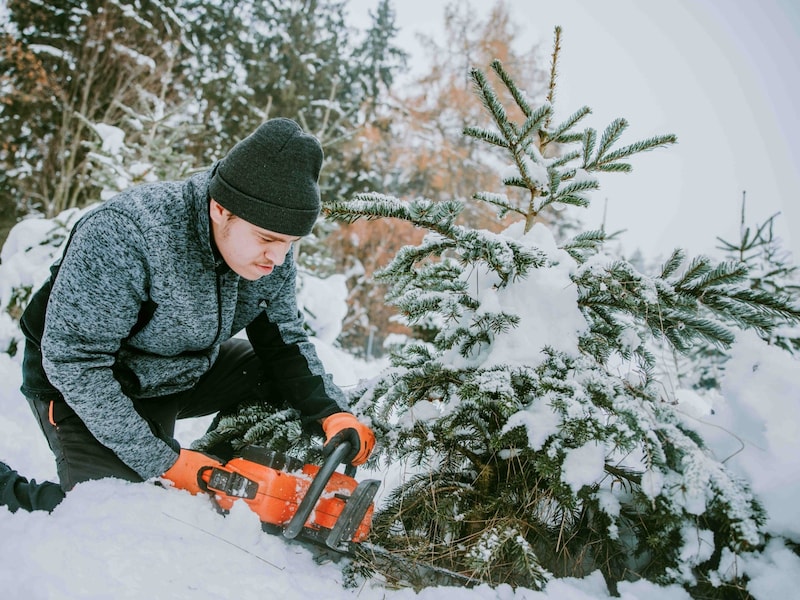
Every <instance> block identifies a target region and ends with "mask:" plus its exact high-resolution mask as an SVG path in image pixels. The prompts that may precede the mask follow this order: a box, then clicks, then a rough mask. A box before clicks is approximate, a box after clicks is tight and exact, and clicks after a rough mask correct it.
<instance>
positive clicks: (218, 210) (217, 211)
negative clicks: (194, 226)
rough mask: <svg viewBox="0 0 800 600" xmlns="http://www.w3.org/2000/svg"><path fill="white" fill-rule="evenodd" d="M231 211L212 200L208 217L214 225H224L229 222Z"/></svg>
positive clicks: (209, 204)
mask: <svg viewBox="0 0 800 600" xmlns="http://www.w3.org/2000/svg"><path fill="white" fill-rule="evenodd" d="M228 215H229V211H228V209H227V208H225V207H224V206H222V205H221V204H220V203H219V202H217V201H216V200H214V199H213V198H211V201H210V202H209V203H208V216H209V217H210V218H211V220H212V221H213V222H214V223H224V222H225V221H227V220H228Z"/></svg>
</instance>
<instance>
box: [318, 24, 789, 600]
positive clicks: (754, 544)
mask: <svg viewBox="0 0 800 600" xmlns="http://www.w3.org/2000/svg"><path fill="white" fill-rule="evenodd" d="M559 33H560V32H559V30H557V43H556V51H555V52H554V54H553V69H552V71H551V73H552V77H551V89H550V91H551V93H550V94H549V96H548V98H549V99H550V100H552V98H553V96H554V94H553V90H554V81H555V72H556V68H555V67H556V63H557V57H558V50H557V49H558V44H559V38H558V36H559ZM491 68H492V70H493V71H494V73H495V74H496V75H497V76H498V77H499V80H500V82H501V84H502V85H503V86H505V88H506V89H507V90H508V92H509V94H510V96H511V98H513V101H514V102H515V103H516V104H517V106H518V107H519V108H520V110H521V112H522V113H523V115H524V120H522V121H521V122H512V121H511V120H510V119H509V118H508V113H507V111H506V110H505V108H504V107H503V105H502V104H501V103H500V101H499V100H498V97H499V96H498V94H497V93H496V91H495V89H494V88H493V87H492V85H491V84H490V83H489V81H488V78H487V77H486V75H485V74H484V73H483V72H482V71H480V70H477V69H475V70H473V71H472V78H473V81H474V83H475V88H476V90H477V93H478V95H479V96H480V98H481V100H482V102H483V104H484V105H485V107H486V109H487V112H488V113H489V115H490V116H491V119H492V126H491V127H470V128H467V129H466V130H465V134H466V135H468V136H471V137H473V138H476V139H479V140H483V141H484V142H486V143H487V144H489V145H491V146H493V147H495V148H500V149H502V150H504V151H505V152H506V155H507V159H508V162H509V164H510V166H511V171H512V172H511V174H507V175H506V176H505V177H504V178H503V183H504V184H505V185H507V186H510V188H511V189H512V190H515V191H516V192H520V191H521V192H522V194H519V193H517V195H516V196H514V198H512V197H510V196H509V195H506V194H498V193H489V192H479V193H476V194H475V196H474V198H475V199H476V200H477V201H481V202H489V203H491V204H493V205H494V206H496V207H497V208H498V209H499V212H500V213H501V215H505V214H509V213H510V214H517V215H519V216H520V220H519V221H518V222H517V223H515V224H514V225H512V226H511V227H509V228H508V229H507V230H506V231H505V232H503V233H502V234H499V235H498V234H492V233H490V232H488V231H482V230H472V229H469V228H466V227H463V226H459V225H457V224H456V223H455V220H456V217H457V216H458V214H459V212H460V210H461V209H462V207H463V205H462V204H461V203H460V202H456V201H449V202H438V203H437V202H431V201H428V200H425V199H417V200H413V201H410V202H403V201H400V200H398V199H396V198H393V197H390V196H385V195H381V194H363V195H357V196H355V197H354V198H353V199H352V200H350V201H343V202H340V203H337V204H335V205H333V206H329V207H328V212H329V215H330V216H332V217H335V218H338V219H343V220H347V221H353V220H356V219H359V218H367V219H373V218H398V219H404V220H407V221H410V222H412V223H414V224H415V225H417V226H418V227H421V228H424V229H425V230H427V231H428V232H429V233H428V234H427V236H426V237H425V238H424V240H423V241H422V243H421V244H420V245H418V246H415V247H405V248H403V249H402V250H401V251H400V252H398V254H397V255H396V257H395V258H394V259H393V260H392V261H391V263H390V264H389V265H388V266H387V267H386V268H385V269H383V271H382V272H380V274H379V277H380V278H381V279H382V280H383V281H385V282H387V283H388V284H389V286H390V291H389V294H388V296H387V300H388V301H389V302H391V303H392V304H394V305H395V306H396V307H397V308H398V310H399V312H400V313H401V314H402V316H403V318H404V320H405V322H406V324H408V325H409V326H411V327H414V326H417V325H424V326H425V328H426V330H427V331H430V330H431V328H434V335H428V336H427V337H426V338H425V339H424V340H423V339H419V340H414V341H410V342H408V343H406V344H405V345H403V346H401V347H398V348H396V349H395V351H394V352H393V355H392V366H391V368H389V369H388V370H387V371H386V372H385V373H384V374H383V375H382V376H381V377H380V378H378V379H377V380H376V381H372V382H369V383H368V384H365V385H364V386H363V388H362V389H361V390H359V391H358V392H357V393H356V394H354V396H353V410H354V411H355V412H357V413H359V414H361V415H363V416H364V417H365V418H368V419H370V421H371V422H372V425H373V427H374V428H375V429H376V430H377V431H378V432H379V437H380V440H381V443H380V445H379V452H378V455H377V458H375V459H374V460H383V461H385V462H386V463H391V464H397V463H400V462H403V463H404V464H406V465H407V466H408V470H409V473H410V475H409V476H408V477H407V478H406V480H405V481H403V482H402V483H400V484H399V485H398V486H397V487H396V488H395V489H394V490H392V491H391V493H390V494H389V495H388V498H387V500H386V502H385V504H384V505H383V506H381V507H380V510H379V512H378V514H377V517H376V522H375V526H374V530H373V531H374V533H373V541H374V542H375V543H377V544H380V545H381V546H383V547H384V548H386V549H389V550H391V551H393V552H396V553H398V554H401V555H403V556H404V557H405V558H407V559H408V560H409V561H415V560H418V561H422V562H426V563H433V564H436V565H438V566H440V567H442V568H447V569H451V570H453V571H456V572H458V573H461V574H463V575H466V576H469V577H471V578H473V579H475V580H478V581H484V582H488V583H491V584H499V583H504V582H505V583H510V584H512V585H515V586H524V587H529V588H537V587H541V586H542V585H543V584H544V583H545V582H546V581H547V580H548V579H550V578H551V577H554V576H555V577H560V576H583V575H586V574H588V573H591V572H594V571H596V570H599V571H601V572H602V574H603V575H604V577H605V578H606V581H607V583H608V586H609V589H610V590H611V591H615V590H616V584H617V582H619V581H622V580H628V579H637V578H642V577H644V578H647V579H650V580H652V581H654V582H657V583H661V584H668V583H679V584H681V585H683V586H685V587H686V588H687V589H688V590H690V592H691V593H692V594H693V595H702V596H703V597H709V596H714V595H716V596H725V595H726V594H729V593H736V594H739V591H741V594H740V595H741V597H747V593H746V591H742V590H744V588H743V587H742V586H743V585H744V584H745V582H742V581H739V580H738V579H737V578H736V576H735V574H734V575H733V576H731V575H729V574H726V573H723V572H722V571H719V572H718V569H719V566H720V559H721V557H723V556H725V557H727V560H728V561H730V557H736V556H738V555H739V554H740V553H742V552H745V551H749V550H753V549H756V548H758V547H760V546H761V545H762V544H763V542H764V534H763V530H762V526H763V524H764V522H765V514H764V512H763V510H762V509H761V507H760V506H759V504H758V502H757V500H756V499H755V498H754V497H753V495H752V494H751V492H750V490H749V488H748V486H747V484H746V483H745V482H743V481H740V480H739V479H737V478H736V477H735V476H734V475H733V474H732V473H731V472H730V471H729V470H728V469H726V468H725V466H724V465H723V464H721V463H720V462H718V461H717V460H715V459H714V458H713V457H711V456H710V454H709V453H708V452H707V450H706V449H705V448H704V444H703V441H702V439H701V438H700V436H699V435H698V434H697V433H695V432H694V431H693V430H692V429H691V428H690V427H689V426H688V425H687V423H686V422H685V420H684V419H683V418H682V417H681V415H680V413H679V412H678V411H677V410H676V409H675V406H674V399H673V398H670V397H669V396H668V395H666V394H665V392H664V390H665V389H668V387H667V386H664V385H663V382H661V381H659V380H658V379H657V378H656V377H655V376H654V375H653V373H654V371H655V366H656V358H655V355H654V354H653V353H652V352H651V350H650V348H652V347H653V346H654V345H655V344H667V345H668V346H670V347H671V348H672V349H674V351H675V352H678V353H685V352H687V351H689V349H691V347H692V344H693V343H694V342H695V341H703V342H704V343H712V344H715V345H717V346H719V347H720V348H726V347H727V346H728V345H729V344H730V343H731V342H732V341H733V337H734V333H735V332H736V331H737V330H739V329H756V330H758V331H760V332H768V331H769V330H770V329H771V328H772V327H773V326H774V324H776V323H785V322H793V323H797V322H798V320H800V313H799V312H798V310H797V309H796V307H793V305H792V303H791V301H790V298H788V297H786V296H782V295H771V294H766V293H761V292H760V291H759V290H754V289H751V288H750V287H749V286H748V285H747V282H748V280H747V276H746V275H747V267H746V265H742V264H740V263H735V262H730V261H729V262H722V263H715V262H714V261H712V260H711V259H709V258H706V257H699V258H696V259H693V260H688V259H687V258H686V256H685V254H684V253H683V252H682V251H679V250H676V251H675V252H674V253H673V255H672V256H671V258H670V259H669V260H668V261H667V262H666V264H665V265H664V266H663V268H662V269H661V271H660V272H659V273H657V274H655V275H646V274H643V273H640V272H638V271H637V270H636V269H635V268H634V267H633V266H632V265H631V264H630V263H628V262H627V261H626V260H623V259H620V258H614V257H610V256H607V255H605V254H604V252H603V242H604V239H605V238H604V235H603V232H597V231H590V232H585V233H582V234H579V235H577V236H575V237H574V238H572V239H568V240H559V241H556V240H555V238H554V236H553V234H552V233H551V231H550V229H548V228H547V227H546V225H545V224H543V223H542V222H541V221H542V217H543V216H544V215H543V214H542V211H543V210H544V209H546V208H547V207H549V206H553V205H561V206H564V205H566V206H567V207H581V206H586V205H587V204H588V203H589V194H590V193H591V192H592V191H594V190H596V189H597V188H598V187H599V182H598V180H597V178H596V175H597V174H599V173H608V172H626V171H629V170H630V168H631V166H630V163H628V162H627V160H628V158H630V157H631V156H633V155H634V154H637V153H640V152H643V151H646V150H651V149H654V148H657V147H660V146H664V145H667V144H670V143H673V142H674V141H675V138H674V136H670V135H667V136H659V137H654V138H651V139H647V140H643V141H640V142H636V143H633V144H629V145H625V146H621V147H620V146H619V145H618V142H619V139H620V137H621V135H622V133H623V132H624V130H625V128H626V126H627V123H626V122H625V121H624V120H622V119H619V120H616V121H614V122H613V123H611V124H610V125H609V126H608V127H607V128H606V129H605V130H604V131H603V133H602V134H600V135H599V136H598V134H597V132H596V131H595V130H593V129H591V128H584V129H580V128H579V125H580V123H581V121H582V120H583V119H584V118H585V117H586V116H587V115H588V114H589V112H590V111H589V109H588V108H583V109H581V110H579V111H577V112H575V113H573V114H572V115H571V116H570V117H569V118H567V119H566V120H565V121H563V122H561V123H557V124H555V125H553V124H552V121H553V117H554V112H553V104H552V102H549V101H548V102H545V103H543V104H541V105H539V106H534V105H533V103H531V101H530V100H529V99H528V98H527V97H526V95H525V94H524V93H523V92H522V91H521V90H519V89H517V87H516V86H515V84H514V81H513V79H512V77H511V76H510V74H509V73H507V72H505V70H504V69H503V66H502V65H501V64H500V62H498V61H495V62H494V63H493V64H492V65H491ZM387 575H389V576H391V573H388V574H387Z"/></svg>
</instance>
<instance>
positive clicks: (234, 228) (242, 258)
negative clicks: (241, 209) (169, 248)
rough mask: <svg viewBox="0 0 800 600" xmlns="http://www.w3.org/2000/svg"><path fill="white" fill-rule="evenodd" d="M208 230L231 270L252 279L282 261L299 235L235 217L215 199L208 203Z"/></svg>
mask: <svg viewBox="0 0 800 600" xmlns="http://www.w3.org/2000/svg"><path fill="white" fill-rule="evenodd" d="M209 210H210V216H211V231H212V235H213V236H214V242H215V243H216V244H217V249H218V250H219V253H220V254H221V255H222V258H223V259H224V260H225V263H226V264H227V265H228V266H229V267H230V268H231V270H232V271H233V272H234V273H236V274H237V275H239V276H240V277H243V278H245V279H249V280H251V281H255V280H256V279H260V278H261V277H264V276H265V275H269V274H270V273H272V270H273V269H274V268H275V267H278V266H280V265H282V264H283V261H284V260H285V259H286V255H287V254H288V253H289V250H290V248H291V245H292V242H296V241H298V240H299V239H300V238H299V237H296V236H292V235H284V234H282V233H275V232H274V231H269V230H267V229H261V228H260V227H256V226H255V225H253V224H252V223H248V222H247V221H245V220H244V219H240V218H238V217H236V216H234V215H233V214H232V213H231V212H230V211H229V210H227V209H226V208H224V207H223V206H222V205H220V204H219V203H218V202H216V201H215V200H211V205H210V209H209Z"/></svg>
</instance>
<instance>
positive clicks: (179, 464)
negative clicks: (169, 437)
mask: <svg viewBox="0 0 800 600" xmlns="http://www.w3.org/2000/svg"><path fill="white" fill-rule="evenodd" d="M221 466H222V463H221V462H219V461H218V460H217V459H216V458H214V457H213V456H209V455H208V454H203V453H202V452H195V451H194V450H187V449H185V448H181V453H180V456H178V460H177V461H176V462H175V464H174V465H172V466H171V467H170V468H169V469H168V470H167V472H166V473H164V475H163V476H162V477H164V479H168V480H169V481H171V482H172V483H173V485H174V486H175V487H176V488H178V489H181V490H187V491H189V492H191V493H192V494H198V493H200V492H202V491H204V490H203V488H201V487H200V471H201V469H203V467H221Z"/></svg>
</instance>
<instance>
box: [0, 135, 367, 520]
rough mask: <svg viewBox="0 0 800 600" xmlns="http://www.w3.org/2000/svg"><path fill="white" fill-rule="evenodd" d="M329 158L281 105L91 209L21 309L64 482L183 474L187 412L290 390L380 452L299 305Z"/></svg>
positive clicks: (220, 408) (32, 378) (312, 417)
mask: <svg viewBox="0 0 800 600" xmlns="http://www.w3.org/2000/svg"><path fill="white" fill-rule="evenodd" d="M321 165H322V148H321V147H320V145H319V142H318V141H317V140H316V139H315V138H314V137H312V136H310V135H308V134H306V133H304V132H303V131H302V130H301V129H300V127H299V126H298V125H297V124H296V123H295V122H293V121H290V120H288V119H273V120H270V121H267V122H266V123H264V124H262V125H261V126H260V127H259V128H258V129H257V130H256V131H255V132H254V133H252V134H251V135H250V136H249V137H247V138H246V139H244V140H243V141H241V142H240V143H238V144H237V145H236V146H235V147H234V148H233V149H232V150H231V151H230V152H229V153H228V155H227V156H225V158H223V159H222V160H221V161H219V162H218V163H217V164H215V165H214V166H213V167H212V169H211V170H210V171H207V172H204V173H200V174H198V175H195V176H193V177H191V178H190V179H188V180H186V181H184V182H169V183H156V184H147V185H142V186H138V187H134V188H132V189H130V190H128V191H125V192H123V193H121V194H119V195H117V196H116V197H114V198H112V199H111V200H109V201H108V202H106V203H104V204H102V205H100V206H99V207H98V208H96V209H95V210H92V211H91V212H89V213H88V214H87V215H86V216H84V217H83V218H82V219H81V220H80V221H79V222H78V224H77V225H76V226H75V228H74V230H73V232H72V235H71V238H70V240H69V241H68V244H67V248H66V250H65V252H64V257H63V260H62V261H61V263H60V264H57V265H56V266H54V267H53V274H52V276H51V279H50V280H49V281H48V282H47V283H46V284H45V286H44V287H43V288H42V289H41V290H40V291H39V292H37V294H36V295H35V296H34V298H33V299H32V300H31V303H30V304H29V306H28V308H27V309H26V311H25V314H24V315H23V318H22V321H21V323H22V328H23V332H24V333H25V336H26V346H25V356H24V361H23V385H22V391H23V393H24V394H25V396H26V398H28V401H29V403H30V405H31V408H32V409H33V412H34V414H35V415H36V416H37V418H38V420H39V424H40V426H41V428H42V431H43V432H44V434H45V436H46V438H47V441H48V443H49V444H50V448H51V449H52V451H53V453H54V454H55V457H56V463H57V470H58V476H59V481H60V485H61V488H62V489H63V490H64V491H68V490H70V489H71V488H72V487H73V486H74V485H75V484H77V483H79V482H82V481H86V480H89V479H99V478H103V477H116V478H121V479H126V480H130V481H143V480H146V479H149V478H152V477H157V476H161V475H165V476H166V477H167V478H169V479H172V480H174V481H176V480H181V479H183V478H184V477H185V476H186V475H187V474H185V473H180V470H181V469H182V467H181V465H182V464H185V463H186V462H187V461H185V460H184V461H178V457H179V453H180V454H181V455H183V456H184V458H185V455H186V454H187V453H190V452H191V451H189V450H185V449H180V448H179V446H178V444H177V442H176V441H175V440H174V439H173V434H174V426H175V421H176V419H178V418H188V417H197V416H203V415H210V414H214V413H219V412H222V413H225V412H231V411H235V410H236V407H237V406H238V405H239V404H240V403H241V402H243V401H246V400H249V399H253V398H265V399H266V400H267V401H270V400H272V401H273V402H279V401H285V402H288V403H289V405H291V406H293V407H295V408H297V409H298V410H299V411H300V412H301V414H302V416H303V420H304V423H305V424H307V425H309V426H310V427H315V428H319V424H321V426H322V430H323V431H324V434H325V436H326V443H325V451H326V452H328V453H329V452H330V451H331V450H332V449H333V447H335V446H336V445H338V444H339V443H341V441H343V440H345V439H346V440H348V441H350V442H351V444H352V447H353V452H351V455H350V456H349V457H347V462H351V463H352V464H354V465H358V464H362V463H363V462H364V461H366V459H367V458H368V456H369V454H370V452H371V451H372V448H373V446H374V442H375V438H374V435H373V433H372V431H371V430H370V429H369V428H368V427H366V426H365V425H363V424H361V423H360V422H359V421H358V420H357V419H356V418H355V417H354V416H353V415H352V414H350V413H349V412H346V411H345V410H344V409H343V408H342V406H343V400H344V398H343V395H342V392H341V390H339V389H338V388H337V387H336V386H335V385H334V384H333V382H332V379H331V377H330V376H329V375H327V374H325V373H324V371H323V368H322V365H321V364H320V361H319V359H318V357H317V355H316V352H315V350H314V348H313V345H312V344H311V343H310V342H309V340H308V338H307V336H306V334H305V332H304V328H303V319H302V317H301V316H300V314H299V312H298V310H297V302H296V296H295V278H296V268H295V264H294V260H293V257H292V253H291V249H292V244H293V243H294V242H296V241H298V240H299V239H300V238H301V237H302V236H305V235H307V234H309V233H310V232H311V229H312V227H313V225H314V223H315V221H316V220H317V218H318V216H319V211H320V197H319V187H318V178H319V171H320V168H321ZM242 329H245V330H246V332H247V337H248V340H244V339H238V338H232V336H233V335H235V334H236V333H237V332H239V331H241V330H242ZM222 458H230V457H229V456H227V457H226V456H223V457H222ZM1 473H2V471H0V480H1V479H2V475H1ZM12 473H13V472H12ZM7 476H8V475H7ZM19 483H20V482H17V484H19ZM11 487H14V486H13V485H12V486H11ZM17 487H20V486H17ZM8 488H9V486H8V485H7V486H6V490H7V489H8ZM23 492H24V493H26V494H27V495H26V498H25V499H26V500H29V499H30V498H33V497H35V494H31V493H29V492H27V491H25V490H23ZM2 493H3V492H2V490H0V495H1V494H2ZM29 503H30V502H29ZM34 504H35V503H34ZM21 505H22V506H24V507H25V505H24V504H21ZM33 508H46V509H50V508H52V507H49V506H33Z"/></svg>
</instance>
